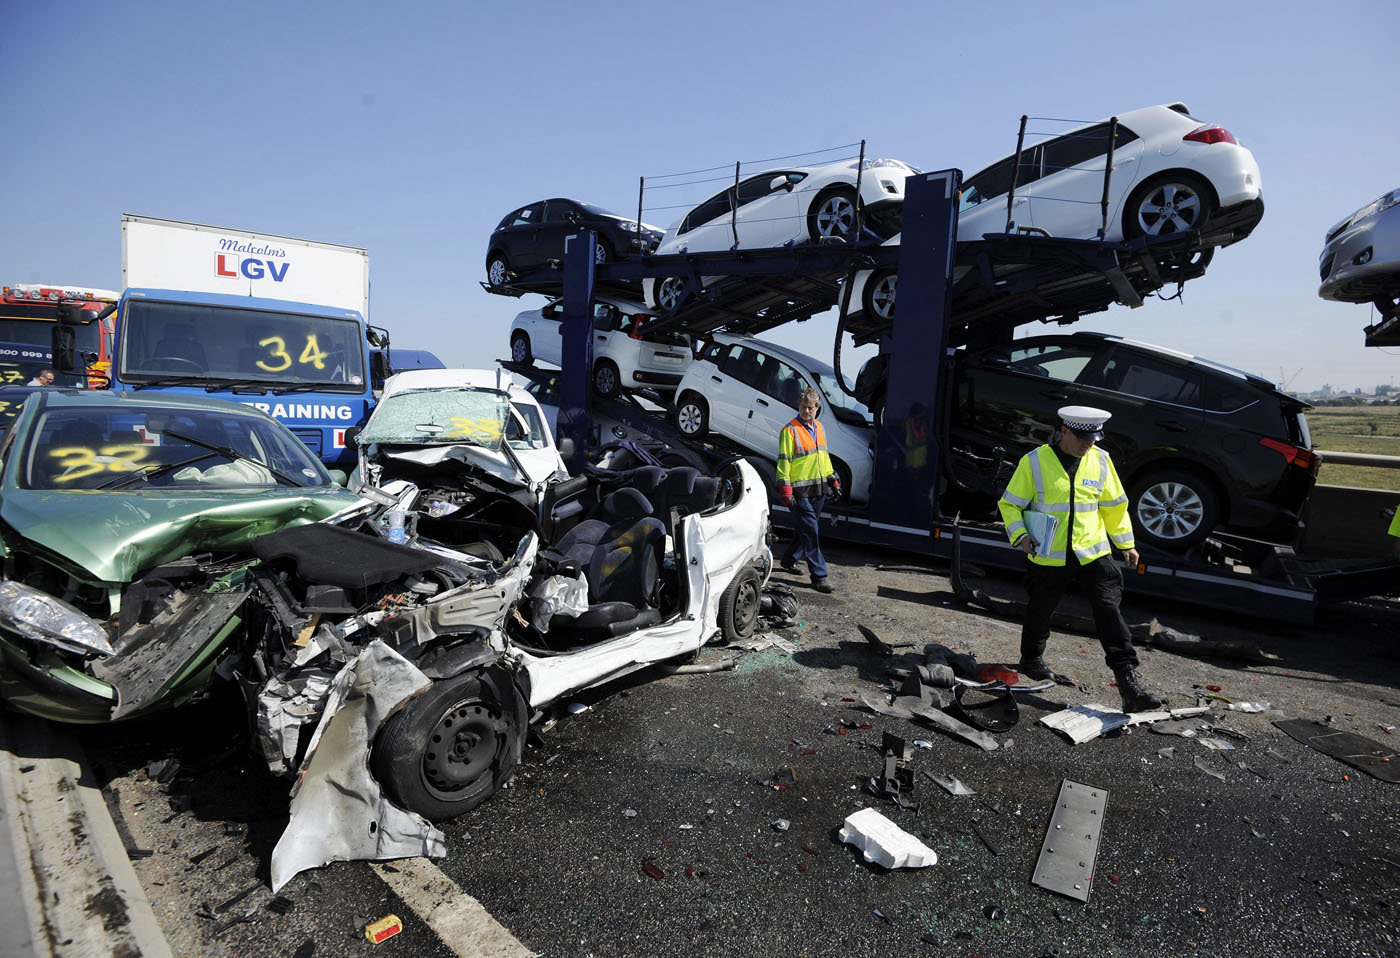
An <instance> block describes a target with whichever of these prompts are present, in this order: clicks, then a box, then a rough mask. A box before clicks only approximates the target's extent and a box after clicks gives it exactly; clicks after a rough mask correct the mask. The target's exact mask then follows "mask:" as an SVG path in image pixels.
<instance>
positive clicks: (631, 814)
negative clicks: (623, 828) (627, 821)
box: [622, 808, 637, 818]
mask: <svg viewBox="0 0 1400 958" xmlns="http://www.w3.org/2000/svg"><path fill="white" fill-rule="evenodd" d="M622 816H623V817H624V818H636V817H637V810H636V809H635V808H624V809H623V810H622Z"/></svg>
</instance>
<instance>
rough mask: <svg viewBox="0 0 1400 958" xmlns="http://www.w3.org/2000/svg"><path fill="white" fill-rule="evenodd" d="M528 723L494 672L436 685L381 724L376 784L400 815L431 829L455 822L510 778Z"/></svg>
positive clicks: (503, 678) (520, 703) (503, 677)
mask: <svg viewBox="0 0 1400 958" xmlns="http://www.w3.org/2000/svg"><path fill="white" fill-rule="evenodd" d="M527 722H528V716H527V713H526V710H525V702H524V700H523V699H522V698H521V697H520V696H519V695H518V694H517V693H516V690H515V686H514V684H513V683H512V682H511V679H510V676H509V675H508V674H507V673H505V672H503V671H501V670H499V669H481V670H476V671H472V672H468V673H466V674H465V675H459V676H457V677H455V678H451V679H444V680H441V681H438V682H434V683H433V686H432V687H431V688H430V689H428V690H427V691H426V692H424V693H423V694H422V695H420V696H418V697H417V698H415V699H413V700H411V701H410V702H408V704H407V705H405V706H404V707H403V708H402V709H400V710H399V711H398V712H397V713H396V714H395V715H394V716H393V718H391V719H389V721H388V722H387V723H385V725H384V729H383V731H381V732H380V733H379V738H378V740H377V741H376V742H375V745H374V753H373V756H372V758H371V762H372V767H373V769H374V777H375V778H376V779H378V781H379V783H380V785H382V786H383V787H384V790H385V791H386V792H387V793H388V794H389V797H390V798H391V799H393V800H394V802H396V803H397V804H398V805H400V806H402V807H403V808H406V809H408V810H409V811H413V812H417V813H418V814H420V815H422V816H423V817H424V818H427V819H428V820H430V821H434V822H440V821H443V820H445V819H449V818H453V817H455V816H457V815H461V814H462V813H463V812H467V811H470V810H471V809H473V808H475V807H476V806H478V805H480V804H481V803H482V802H484V801H486V800H487V799H488V798H490V797H491V796H492V795H494V794H495V793H496V791H497V790H498V789H500V788H501V786H502V785H504V784H505V783H506V781H507V780H508V779H509V778H510V776H511V773H512V772H513V771H514V770H515V766H516V765H517V764H518V763H519V761H520V750H521V746H522V744H523V741H524V733H525V729H526V724H527Z"/></svg>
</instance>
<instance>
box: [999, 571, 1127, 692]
mask: <svg viewBox="0 0 1400 958" xmlns="http://www.w3.org/2000/svg"><path fill="white" fill-rule="evenodd" d="M1026 565H1027V566H1029V568H1028V569H1027V570H1026V594H1027V596H1028V597H1029V599H1028V601H1027V603H1026V617H1025V620H1024V622H1023V623H1022V625H1021V659H1022V660H1023V661H1024V660H1027V659H1032V658H1034V657H1035V656H1037V655H1043V654H1045V645H1046V643H1047V642H1049V641H1050V617H1051V616H1053V615H1054V614H1055V607H1056V606H1058V605H1059V604H1060V597H1061V596H1063V595H1064V594H1065V589H1066V588H1067V587H1068V586H1069V584H1070V583H1071V582H1074V583H1076V584H1077V585H1078V586H1079V588H1080V589H1081V590H1082V591H1083V592H1084V593H1085V594H1086V595H1087V596H1088V598H1089V603H1090V604H1091V605H1092V606H1093V608H1094V625H1095V627H1097V628H1098V630H1099V644H1100V645H1102V646H1103V658H1104V661H1105V662H1107V663H1108V667H1109V668H1110V669H1117V668H1119V667H1121V666H1125V665H1129V666H1133V667H1136V666H1137V664H1138V658H1137V652H1135V651H1134V650H1133V639H1132V636H1131V635H1130V634H1129V632H1128V623H1126V622H1124V621H1123V613H1122V612H1120V611H1119V609H1118V607H1119V605H1120V604H1121V603H1122V601H1123V573H1122V571H1121V570H1120V569H1119V568H1118V565H1117V563H1115V562H1114V561H1113V557H1112V556H1111V555H1106V556H1101V557H1100V558H1098V559H1095V560H1094V561H1093V562H1090V563H1087V564H1085V565H1078V564H1074V565H1069V564H1066V565H1062V566H1052V565H1036V564H1035V563H1034V562H1031V561H1030V560H1029V559H1027V560H1026Z"/></svg>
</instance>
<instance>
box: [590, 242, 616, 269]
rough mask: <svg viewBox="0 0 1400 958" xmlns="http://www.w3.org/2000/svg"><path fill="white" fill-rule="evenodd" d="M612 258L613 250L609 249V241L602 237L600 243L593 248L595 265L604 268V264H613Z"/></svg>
mask: <svg viewBox="0 0 1400 958" xmlns="http://www.w3.org/2000/svg"><path fill="white" fill-rule="evenodd" d="M612 258H613V255H612V250H611V249H609V248H608V244H607V241H606V240H604V239H603V238H602V237H601V236H600V237H599V238H598V242H597V243H596V244H595V245H594V247H593V262H594V264H595V265H598V266H602V265H603V264H604V263H610V262H612Z"/></svg>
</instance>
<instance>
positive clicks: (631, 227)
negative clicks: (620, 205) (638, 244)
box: [617, 220, 637, 233]
mask: <svg viewBox="0 0 1400 958" xmlns="http://www.w3.org/2000/svg"><path fill="white" fill-rule="evenodd" d="M617 228H618V229H620V230H622V232H624V233H635V232H637V224H636V223H634V222H632V221H631V220H618V221H617Z"/></svg>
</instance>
